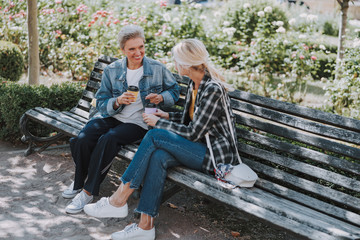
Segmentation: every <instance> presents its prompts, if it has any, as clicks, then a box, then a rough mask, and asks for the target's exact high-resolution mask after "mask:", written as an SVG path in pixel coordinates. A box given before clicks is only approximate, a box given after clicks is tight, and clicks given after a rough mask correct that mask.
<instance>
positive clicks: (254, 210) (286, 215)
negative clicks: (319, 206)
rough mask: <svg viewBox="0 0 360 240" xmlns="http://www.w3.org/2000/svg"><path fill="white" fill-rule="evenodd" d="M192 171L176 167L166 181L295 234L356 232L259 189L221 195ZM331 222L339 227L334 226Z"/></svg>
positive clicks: (217, 187)
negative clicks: (306, 231) (305, 230)
mask: <svg viewBox="0 0 360 240" xmlns="http://www.w3.org/2000/svg"><path fill="white" fill-rule="evenodd" d="M192 171H193V170H189V169H184V168H182V167H176V168H174V169H173V170H172V171H169V172H168V178H170V179H171V180H173V181H175V182H176V183H179V184H180V185H182V186H186V187H187V188H190V189H192V190H194V191H197V192H199V193H201V194H204V195H206V196H208V197H210V198H212V199H216V200H218V201H220V202H222V203H225V204H228V205H230V206H233V207H235V208H237V209H239V210H242V211H245V212H248V213H250V214H252V215H255V216H257V217H259V218H262V219H266V220H270V219H271V222H272V223H275V224H277V225H279V226H281V227H284V228H287V229H289V230H291V231H295V232H296V230H299V229H302V228H309V230H310V229H311V230H313V231H316V232H322V234H324V233H327V234H329V235H330V234H331V235H333V234H338V235H342V236H349V232H348V231H349V230H350V231H356V230H354V229H356V228H354V227H353V226H351V225H348V224H346V223H342V222H341V221H339V220H337V219H332V218H329V217H328V216H326V215H323V214H320V213H318V212H316V211H312V210H311V209H308V208H305V207H302V206H300V205H297V204H294V203H293V202H290V201H286V200H284V199H282V198H280V197H277V196H275V195H272V194H269V193H266V192H264V191H262V190H259V189H234V190H231V192H230V193H229V192H224V188H223V187H222V186H221V185H219V183H218V182H217V181H216V180H215V179H214V178H210V177H208V176H205V177H202V175H201V174H200V173H198V172H196V173H194V174H191V172H192ZM179 173H180V174H179ZM208 181H210V182H211V183H209V182H208ZM264 204H265V205H266V204H270V205H267V207H269V208H265V207H264V206H263V205H264ZM307 213H308V214H310V215H311V218H310V217H309V216H306V214H307ZM270 215H271V216H270ZM316 216H317V217H316ZM279 218H282V220H281V221H282V223H281V221H280V222H278V223H277V222H274V221H277V220H279ZM289 221H290V222H291V221H294V222H297V223H298V224H297V226H296V227H295V226H293V225H292V226H288V225H287V224H288V223H289ZM331 223H337V224H340V225H335V226H334V225H332V224H331ZM296 228H297V229H296ZM311 230H310V231H311ZM302 231H304V230H303V229H302ZM297 233H299V232H297ZM299 234H301V235H304V232H303V233H301V232H300V233H299ZM307 235H308V236H309V233H307ZM310 235H311V234H310ZM317 237H318V236H317ZM326 239H327V238H326Z"/></svg>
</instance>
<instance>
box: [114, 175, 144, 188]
mask: <svg viewBox="0 0 360 240" xmlns="http://www.w3.org/2000/svg"><path fill="white" fill-rule="evenodd" d="M119 180H120V181H121V182H122V183H123V184H124V185H125V184H127V183H128V182H130V189H139V188H140V186H134V185H132V183H131V180H125V179H124V178H123V177H119Z"/></svg>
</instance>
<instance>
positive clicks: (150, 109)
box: [145, 103, 156, 114]
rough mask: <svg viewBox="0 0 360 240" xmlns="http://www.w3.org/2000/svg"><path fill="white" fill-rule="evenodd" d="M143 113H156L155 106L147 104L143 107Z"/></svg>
mask: <svg viewBox="0 0 360 240" xmlns="http://www.w3.org/2000/svg"><path fill="white" fill-rule="evenodd" d="M145 113H147V114H154V113H156V105H155V104H154V103H148V104H146V106H145Z"/></svg>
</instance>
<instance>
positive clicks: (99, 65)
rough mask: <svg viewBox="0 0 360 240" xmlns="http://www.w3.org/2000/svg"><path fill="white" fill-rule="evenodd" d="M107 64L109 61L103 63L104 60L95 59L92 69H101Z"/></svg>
mask: <svg viewBox="0 0 360 240" xmlns="http://www.w3.org/2000/svg"><path fill="white" fill-rule="evenodd" d="M108 65H109V63H104V62H100V61H97V62H96V63H95V65H94V70H96V71H103V70H104V68H105V67H106V66H108Z"/></svg>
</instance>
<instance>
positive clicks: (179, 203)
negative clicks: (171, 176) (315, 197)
mask: <svg viewBox="0 0 360 240" xmlns="http://www.w3.org/2000/svg"><path fill="white" fill-rule="evenodd" d="M23 153H24V146H21V147H13V146H12V145H10V144H8V143H5V142H1V141H0V239H9V240H41V239H47V240H49V239H50V240H53V239H54V240H55V239H56V240H57V239H59V240H60V239H71V240H90V239H100V240H101V239H110V234H111V233H112V232H116V231H119V230H121V229H123V228H124V227H125V226H126V225H128V224H129V223H132V222H135V221H136V220H135V219H134V215H133V209H134V208H135V207H136V205H137V200H135V199H133V198H130V200H129V209H130V212H129V216H128V217H127V218H125V219H123V220H121V219H114V218H110V219H96V218H93V217H89V216H87V215H85V214H84V213H80V214H75V215H69V214H66V213H65V211H64V209H65V206H66V205H67V204H68V203H69V201H70V200H66V199H64V198H62V197H61V192H62V191H63V190H64V189H65V188H66V187H67V186H68V185H69V184H70V183H71V179H72V178H73V175H74V164H73V161H72V159H71V154H70V150H69V147H68V145H63V146H55V147H52V148H51V149H49V150H46V151H44V152H43V153H41V154H32V155H30V156H28V157H24V156H23ZM125 168H126V164H125V163H122V162H121V161H114V164H113V166H112V168H111V170H110V172H109V174H108V176H107V178H106V179H105V181H104V182H103V184H102V185H101V191H100V196H110V195H111V194H112V192H113V191H115V190H116V188H117V186H118V184H119V180H118V177H119V175H118V173H122V172H123V171H124V169H125ZM98 199H99V197H96V198H95V201H97V200H98ZM159 212H160V214H159V217H158V218H157V219H156V223H155V227H156V236H157V238H156V239H157V240H172V239H174V240H178V239H181V240H205V239H206V240H235V239H236V240H260V239H261V240H265V239H268V240H275V239H276V240H288V239H291V240H300V239H301V238H299V237H296V236H294V235H292V234H291V233H289V232H286V231H283V230H281V229H277V228H274V227H273V226H271V225H268V224H266V223H262V222H258V221H256V220H255V219H251V218H248V217H246V216H243V215H242V214H241V213H240V212H238V211H233V210H232V209H228V208H226V207H224V206H222V205H219V204H217V203H213V202H210V201H208V200H206V199H205V198H203V197H201V196H199V195H197V194H194V193H192V192H188V191H182V192H180V193H178V194H176V195H175V196H173V197H171V198H170V199H169V200H168V201H167V202H166V203H164V204H162V205H161V207H160V211H159ZM232 234H234V235H236V237H234V236H232Z"/></svg>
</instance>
